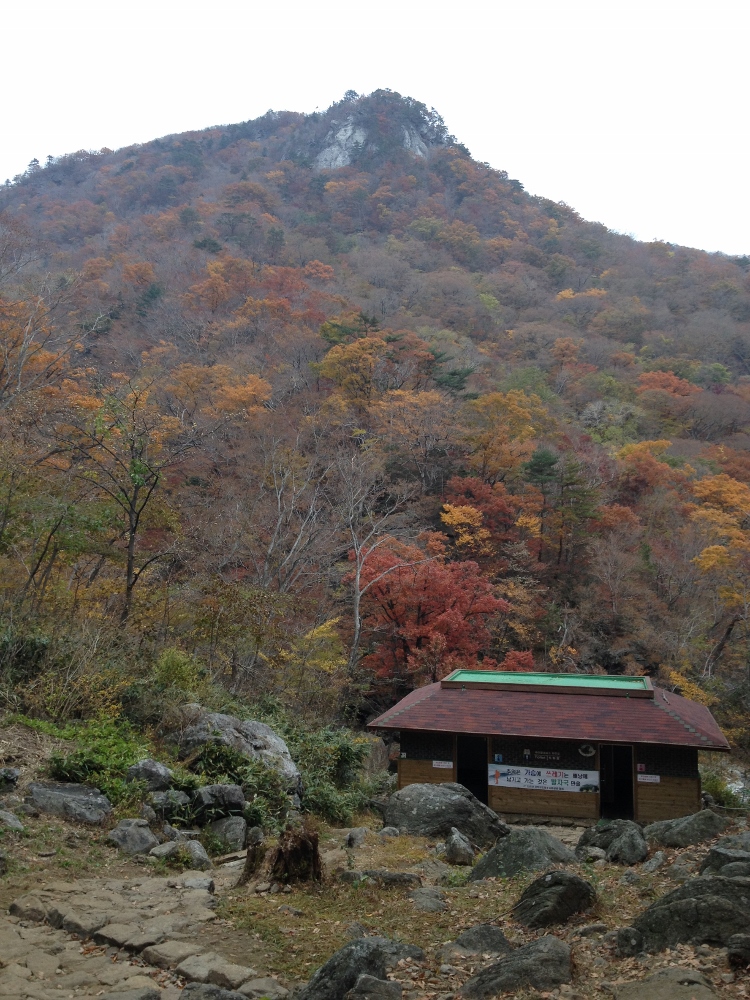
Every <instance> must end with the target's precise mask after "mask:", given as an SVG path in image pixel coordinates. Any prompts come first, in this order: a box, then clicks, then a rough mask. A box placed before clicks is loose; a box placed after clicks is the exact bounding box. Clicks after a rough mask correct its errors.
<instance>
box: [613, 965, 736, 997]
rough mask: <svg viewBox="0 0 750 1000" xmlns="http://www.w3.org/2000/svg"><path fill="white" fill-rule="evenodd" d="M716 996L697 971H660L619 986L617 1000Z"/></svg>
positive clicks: (677, 969) (675, 969)
mask: <svg viewBox="0 0 750 1000" xmlns="http://www.w3.org/2000/svg"><path fill="white" fill-rule="evenodd" d="M715 996H716V994H715V993H714V991H713V990H712V989H711V984H710V983H709V981H708V980H707V979H706V977H705V976H704V975H703V974H702V973H700V972H698V971H697V970H696V969H679V968H671V969H659V971H658V972H655V973H654V975H653V976H649V977H648V978H647V979H639V980H637V981H636V982H631V983H625V984H623V985H622V986H618V987H617V989H616V992H615V998H616V1000H646V998H648V1000H714V998H715Z"/></svg>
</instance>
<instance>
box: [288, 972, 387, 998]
mask: <svg viewBox="0 0 750 1000" xmlns="http://www.w3.org/2000/svg"><path fill="white" fill-rule="evenodd" d="M401 993H402V986H401V983H395V982H391V981H389V980H388V979H376V978H375V977H374V976H368V975H362V976H359V978H358V979H357V982H356V983H355V984H354V986H353V987H352V989H350V990H349V992H348V993H347V994H346V996H345V998H344V1000H401ZM269 1000H270V998H269Z"/></svg>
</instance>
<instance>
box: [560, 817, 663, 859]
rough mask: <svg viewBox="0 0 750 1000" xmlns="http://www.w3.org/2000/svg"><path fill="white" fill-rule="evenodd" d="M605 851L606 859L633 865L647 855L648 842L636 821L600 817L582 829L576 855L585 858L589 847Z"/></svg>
mask: <svg viewBox="0 0 750 1000" xmlns="http://www.w3.org/2000/svg"><path fill="white" fill-rule="evenodd" d="M596 847H598V848H600V849H601V850H603V851H604V852H605V857H606V859H607V861H613V862H619V863H620V864H624V865H635V864H637V863H638V862H639V861H643V859H644V858H646V857H647V856H648V844H647V843H646V840H645V838H644V836H643V834H642V832H641V828H640V827H639V826H638V824H637V823H634V822H633V821H632V820H629V819H600V820H599V822H598V823H597V824H596V826H592V827H590V828H589V829H588V830H584V832H583V834H582V836H581V839H580V840H579V841H578V843H577V844H576V857H578V858H581V859H582V860H583V859H585V858H586V856H587V853H588V852H589V851H590V850H591V848H596Z"/></svg>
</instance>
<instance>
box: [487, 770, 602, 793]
mask: <svg viewBox="0 0 750 1000" xmlns="http://www.w3.org/2000/svg"><path fill="white" fill-rule="evenodd" d="M487 771H488V783H489V784H490V785H491V786H495V787H500V788H523V789H526V790H529V789H538V790H540V791H545V792H598V791H599V772H598V771H563V770H561V769H560V768H553V767H525V766H524V767H510V766H509V765H508V764H502V765H498V764H488V766H487Z"/></svg>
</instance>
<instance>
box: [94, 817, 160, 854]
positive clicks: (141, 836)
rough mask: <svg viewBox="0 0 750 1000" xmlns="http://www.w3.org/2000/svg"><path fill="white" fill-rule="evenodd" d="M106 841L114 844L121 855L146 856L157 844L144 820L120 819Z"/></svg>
mask: <svg viewBox="0 0 750 1000" xmlns="http://www.w3.org/2000/svg"><path fill="white" fill-rule="evenodd" d="M107 840H109V841H110V842H111V843H113V844H116V845H117V847H119V848H120V850H121V851H122V852H123V854H130V855H135V854H148V853H149V852H150V851H151V850H153V848H155V847H157V846H158V844H159V841H158V839H157V838H156V837H155V836H154V835H153V833H152V832H151V831H150V830H149V827H148V823H147V822H146V820H145V819H121V820H120V822H119V823H118V824H117V826H116V827H115V828H114V830H111V831H110V832H109V833H108V834H107Z"/></svg>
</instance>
